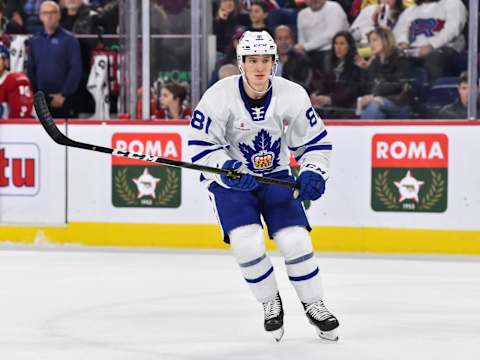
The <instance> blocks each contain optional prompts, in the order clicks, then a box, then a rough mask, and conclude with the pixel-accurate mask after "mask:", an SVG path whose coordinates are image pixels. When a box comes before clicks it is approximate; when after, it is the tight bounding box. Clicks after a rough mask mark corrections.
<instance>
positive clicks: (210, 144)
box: [188, 140, 215, 146]
mask: <svg viewBox="0 0 480 360" xmlns="http://www.w3.org/2000/svg"><path fill="white" fill-rule="evenodd" d="M188 145H189V146H191V145H200V146H213V145H215V144H214V143H211V142H208V141H203V140H188Z"/></svg>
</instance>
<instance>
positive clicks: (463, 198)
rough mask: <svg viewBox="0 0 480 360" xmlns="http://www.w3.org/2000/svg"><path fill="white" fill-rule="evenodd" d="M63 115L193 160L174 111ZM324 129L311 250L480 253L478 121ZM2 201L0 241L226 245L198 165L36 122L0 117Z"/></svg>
mask: <svg viewBox="0 0 480 360" xmlns="http://www.w3.org/2000/svg"><path fill="white" fill-rule="evenodd" d="M58 124H59V127H60V128H61V130H62V131H66V132H67V133H68V136H69V137H71V138H73V139H75V140H79V141H85V142H88V143H92V144H97V145H102V146H108V147H119V148H121V149H124V150H129V151H136V152H147V153H149V154H152V155H156V156H162V157H169V158H172V159H177V160H183V161H189V156H188V146H187V141H188V138H187V130H188V128H187V127H186V126H185V124H184V122H181V121H170V122H158V123H157V122H155V123H152V122H150V121H140V122H132V121H130V122H120V121H108V122H100V121H91V120H83V121H79V120H77V121H69V122H68V124H67V122H65V121H59V123H58ZM327 128H328V132H329V135H330V136H331V139H332V141H333V144H334V150H333V156H332V166H331V173H330V179H329V181H328V183H327V192H326V194H325V196H324V197H322V199H321V200H319V201H317V202H314V203H313V204H311V207H310V208H309V209H308V210H307V214H308V216H309V219H310V222H311V224H312V226H313V228H314V229H313V231H312V237H313V239H314V245H315V248H316V249H317V250H326V251H359V252H363V251H371V252H399V253H452V254H455V253H458V254H480V221H479V220H480V191H479V190H478V187H479V184H480V169H479V168H478V166H476V164H477V160H476V158H477V154H479V153H480V142H479V141H478V139H479V138H480V127H479V126H478V125H477V123H475V122H472V123H470V122H466V121H465V122H464V121H455V122H448V121H447V122H440V121H437V122H425V121H424V122H407V123H405V122H403V123H401V122H358V121H357V122H348V121H343V122H342V121H337V122H334V121H331V122H328V124H327ZM0 209H1V211H0V223H1V226H0V241H13V242H27V243H28V242H35V243H46V244H48V243H65V244H70V243H74V244H83V245H100V246H142V247H146V246H158V247H179V248H180V247H188V248H224V247H225V245H224V244H223V243H222V241H221V232H220V230H219V228H218V226H217V221H216V218H215V216H214V213H213V210H212V205H211V203H210V200H209V198H208V195H207V192H206V190H205V189H204V188H203V187H202V185H200V184H199V174H198V173H197V172H194V171H191V170H185V169H181V170H180V169H172V168H165V167H161V166H156V165H150V164H147V163H140V162H134V161H131V160H126V161H125V160H123V159H120V158H111V157H110V156H108V155H104V154H100V153H94V152H89V151H85V150H79V149H72V148H69V149H66V148H64V147H61V146H60V145H57V144H55V143H53V141H51V140H50V139H49V138H48V136H47V135H46V134H45V133H44V131H43V129H42V128H41V126H40V125H38V124H37V123H36V122H34V121H30V122H25V121H8V122H2V124H1V126H0ZM268 243H269V246H270V247H272V246H273V244H272V242H268Z"/></svg>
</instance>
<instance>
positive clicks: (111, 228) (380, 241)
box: [0, 222, 480, 254]
mask: <svg viewBox="0 0 480 360" xmlns="http://www.w3.org/2000/svg"><path fill="white" fill-rule="evenodd" d="M311 234H312V238H313V243H314V248H315V250H317V251H343V252H380V253H424V254H480V231H459V230H417V229H389V228H360V227H356V228H354V227H316V228H314V230H313V231H312V233H311ZM0 241H11V242H15V243H53V244H82V245H93V246H139V247H149V246H153V247H167V248H203V249H205V248H210V249H225V248H227V246H226V245H225V244H223V242H222V241H221V235H220V230H219V228H218V226H217V225H193V224H125V223H83V222H73V223H69V224H68V225H67V226H65V227H35V226H25V227H23V226H0ZM267 244H268V248H270V249H274V246H273V242H272V241H268V242H267Z"/></svg>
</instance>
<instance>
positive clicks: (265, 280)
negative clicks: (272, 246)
mask: <svg viewBox="0 0 480 360" xmlns="http://www.w3.org/2000/svg"><path fill="white" fill-rule="evenodd" d="M229 237H230V244H231V246H232V251H233V255H234V256H235V259H236V260H237V262H238V265H239V266H240V271H241V272H242V275H243V277H244V278H245V281H246V282H247V284H248V286H249V287H250V289H251V290H252V292H253V295H254V296H255V298H256V299H257V300H258V301H259V302H262V303H263V302H265V301H268V300H271V299H272V298H273V297H275V295H276V293H277V291H278V287H277V281H276V279H275V274H274V271H273V265H272V262H271V261H270V258H269V257H268V255H267V253H266V249H265V242H264V238H263V230H262V228H261V226H260V225H258V224H252V225H246V226H241V227H239V228H236V229H234V230H232V231H231V232H230V233H229Z"/></svg>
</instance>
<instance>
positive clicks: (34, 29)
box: [23, 0, 44, 34]
mask: <svg viewBox="0 0 480 360" xmlns="http://www.w3.org/2000/svg"><path fill="white" fill-rule="evenodd" d="M43 1H44V0H25V2H24V6H23V12H24V14H25V28H26V29H27V32H29V33H30V34H36V33H38V32H40V31H42V29H43V25H42V22H41V21H40V19H39V17H38V14H39V10H40V5H41V4H42V2H43Z"/></svg>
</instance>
